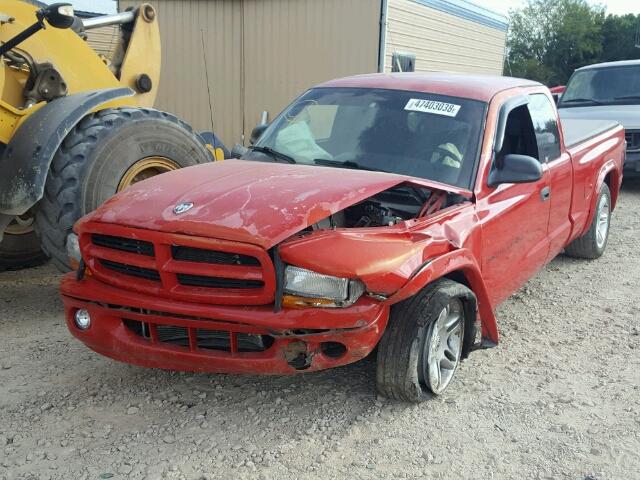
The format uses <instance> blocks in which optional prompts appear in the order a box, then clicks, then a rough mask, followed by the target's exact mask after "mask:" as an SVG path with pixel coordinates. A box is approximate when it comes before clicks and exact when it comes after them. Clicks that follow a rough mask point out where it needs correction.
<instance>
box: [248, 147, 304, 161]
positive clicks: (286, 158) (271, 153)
mask: <svg viewBox="0 0 640 480" xmlns="http://www.w3.org/2000/svg"><path fill="white" fill-rule="evenodd" d="M249 150H251V151H252V152H260V153H265V154H267V155H269V156H270V157H271V158H273V159H274V160H282V161H284V162H287V163H297V162H296V161H295V160H294V158H293V157H290V156H289V155H287V154H286V153H282V152H279V151H277V150H274V149H273V148H271V147H261V146H258V145H252V146H251V147H249Z"/></svg>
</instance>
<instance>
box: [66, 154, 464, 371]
mask: <svg viewBox="0 0 640 480" xmlns="http://www.w3.org/2000/svg"><path fill="white" fill-rule="evenodd" d="M222 163H228V164H231V163H233V162H232V161H230V162H222ZM247 164H250V162H244V165H247ZM207 172H212V173H213V174H215V176H216V177H217V178H218V180H216V181H213V180H211V181H209V180H206V176H207ZM337 172H338V171H337V170H336V169H334V168H322V167H308V168H306V167H299V166H296V167H290V166H287V165H265V164H255V166H253V167H249V168H247V169H245V170H244V171H242V170H239V168H238V166H233V165H231V166H224V165H220V166H217V165H203V166H200V167H194V168H192V169H185V170H180V171H177V172H175V173H174V174H166V175H162V176H159V177H157V178H154V179H153V180H152V181H150V183H149V184H147V186H146V187H145V188H141V187H137V186H135V185H134V186H132V187H131V188H130V189H127V190H125V191H124V192H122V193H121V194H119V195H117V196H116V197H114V198H113V199H111V200H110V201H109V202H107V203H106V204H105V205H104V206H103V207H101V208H99V209H98V210H97V211H96V212H94V213H92V214H90V215H89V216H87V217H85V218H84V219H83V220H81V221H80V222H79V223H78V224H77V225H76V233H77V234H78V241H79V247H80V251H81V260H82V264H81V265H82V268H84V269H85V272H86V274H85V275H84V276H75V275H68V276H66V277H65V279H64V281H63V282H62V287H61V290H62V295H63V302H64V305H65V312H66V318H67V324H68V327H69V329H70V331H71V332H72V333H73V335H74V336H76V337H77V338H79V339H80V340H82V341H83V342H84V343H85V344H87V345H88V346H89V347H90V348H92V349H94V350H95V351H97V352H99V353H101V354H103V355H106V356H109V357H111V358H114V359H117V360H121V361H124V362H127V363H133V364H137V365H142V366H148V367H157V368H167V369H172V370H195V371H207V372H228V373H277V374H289V373H295V372H301V371H315V370H321V369H325V368H331V367H335V366H338V365H344V364H347V363H351V362H355V361H357V360H359V359H361V358H364V357H365V356H367V355H368V354H369V353H370V352H371V351H372V350H373V349H374V348H375V346H376V345H377V343H378V341H379V340H380V337H381V336H382V334H383V332H384V330H385V328H386V324H387V320H388V317H389V308H390V305H391V304H392V303H393V302H394V300H393V298H390V297H392V296H393V295H395V294H396V293H397V292H398V291H399V290H401V289H402V288H403V287H404V286H405V285H407V283H408V282H410V280H411V279H412V278H413V277H414V276H415V275H416V274H417V272H420V271H421V269H422V268H423V267H424V266H425V265H426V264H427V262H429V261H430V260H431V259H433V258H436V257H439V256H441V255H443V254H446V253H447V252H451V251H453V250H455V249H456V248H458V247H460V246H462V245H463V244H464V243H465V242H466V241H467V238H466V236H467V235H470V234H471V232H470V230H469V228H467V229H466V230H465V228H458V227H456V228H449V227H448V225H455V224H456V223H457V224H458V226H460V225H465V224H467V225H470V224H472V223H473V222H471V221H470V218H471V216H472V215H474V209H473V208H467V206H469V205H471V203H470V202H469V198H470V196H471V194H470V192H466V191H460V190H454V189H453V188H452V189H449V188H448V187H446V186H443V185H440V184H435V183H429V182H426V181H424V182H422V181H420V180H414V179H411V178H408V177H403V176H398V175H387V174H380V173H376V172H360V171H342V170H341V171H340V172H339V173H340V175H338V176H336V173H337ZM252 176H253V177H254V178H248V177H252ZM192 177H193V178H192ZM221 177H222V178H224V181H220V180H219V179H220V178H221ZM195 178H200V182H199V183H197V182H196V181H195ZM203 178H205V180H204V181H203V180H202V179H203ZM275 184H278V185H279V186H274V185H275ZM310 184H313V185H314V187H313V188H310V187H309V185H310ZM192 185H197V186H196V187H192ZM183 186H184V187H185V191H184V192H181V191H178V192H176V190H177V189H178V187H183ZM187 187H188V189H187ZM167 197H169V199H167ZM181 202H191V203H193V204H194V207H193V208H192V209H190V210H188V211H186V212H185V213H180V214H176V213H174V212H173V206H174V205H176V204H179V203H181ZM80 310H82V311H83V315H85V313H84V312H86V315H88V316H90V317H91V319H92V321H91V326H90V327H89V328H85V329H80V328H78V327H77V326H76V325H75V323H74V318H75V316H76V314H77V312H78V311H80Z"/></svg>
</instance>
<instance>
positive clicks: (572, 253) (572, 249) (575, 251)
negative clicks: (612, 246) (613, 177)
mask: <svg viewBox="0 0 640 480" xmlns="http://www.w3.org/2000/svg"><path fill="white" fill-rule="evenodd" d="M602 202H606V206H607V210H606V211H605V212H601V211H600V206H601V205H602ZM595 209H596V211H595V213H594V215H593V219H592V220H591V225H590V226H589V230H587V233H585V234H584V235H583V236H581V237H578V238H576V239H575V240H574V241H573V242H571V243H570V244H569V245H568V246H567V247H566V248H565V249H564V253H565V255H567V256H569V257H573V258H586V259H589V260H595V259H596V258H600V257H601V256H602V254H603V253H604V251H605V249H606V248H607V242H608V240H609V230H610V226H611V192H610V191H609V186H608V185H607V184H606V183H603V184H602V187H601V188H600V192H599V193H598V198H597V200H596V204H595ZM601 214H602V215H606V218H607V223H606V234H604V241H603V240H602V239H600V240H599V238H598V226H599V219H600V215H601Z"/></svg>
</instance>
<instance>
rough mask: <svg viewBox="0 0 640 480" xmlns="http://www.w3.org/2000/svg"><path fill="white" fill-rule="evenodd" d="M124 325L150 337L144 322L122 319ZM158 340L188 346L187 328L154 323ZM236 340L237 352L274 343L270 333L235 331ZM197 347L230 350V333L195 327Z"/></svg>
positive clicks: (135, 332)
mask: <svg viewBox="0 0 640 480" xmlns="http://www.w3.org/2000/svg"><path fill="white" fill-rule="evenodd" d="M122 322H123V323H124V325H125V327H127V329H128V330H129V331H131V332H132V333H134V334H136V335H138V336H140V337H144V338H147V339H150V333H149V326H148V324H147V323H146V322H140V321H138V320H129V319H122ZM156 331H157V332H158V341H160V342H162V343H169V344H171V345H177V346H179V347H187V348H188V347H189V330H188V329H187V328H186V327H179V326H173V325H156ZM236 341H237V346H238V351H239V352H264V351H265V350H268V349H269V348H270V347H271V346H272V345H273V343H274V338H273V337H272V336H270V335H260V334H253V333H237V334H236ZM196 342H197V347H198V348H201V349H204V350H220V351H225V352H230V351H231V333H230V332H228V331H225V330H208V329H204V328H198V329H196Z"/></svg>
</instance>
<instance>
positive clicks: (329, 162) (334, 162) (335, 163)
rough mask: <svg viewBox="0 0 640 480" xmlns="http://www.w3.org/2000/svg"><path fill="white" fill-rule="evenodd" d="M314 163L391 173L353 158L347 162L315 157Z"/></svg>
mask: <svg viewBox="0 0 640 480" xmlns="http://www.w3.org/2000/svg"><path fill="white" fill-rule="evenodd" d="M313 163H315V164H316V165H324V166H327V167H338V168H351V169H353V170H367V171H369V172H384V173H389V172H387V171H386V170H381V169H379V168H371V167H367V166H366V165H361V164H359V163H357V162H353V161H351V160H347V161H345V162H341V161H340V160H329V159H328V158H314V159H313Z"/></svg>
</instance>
